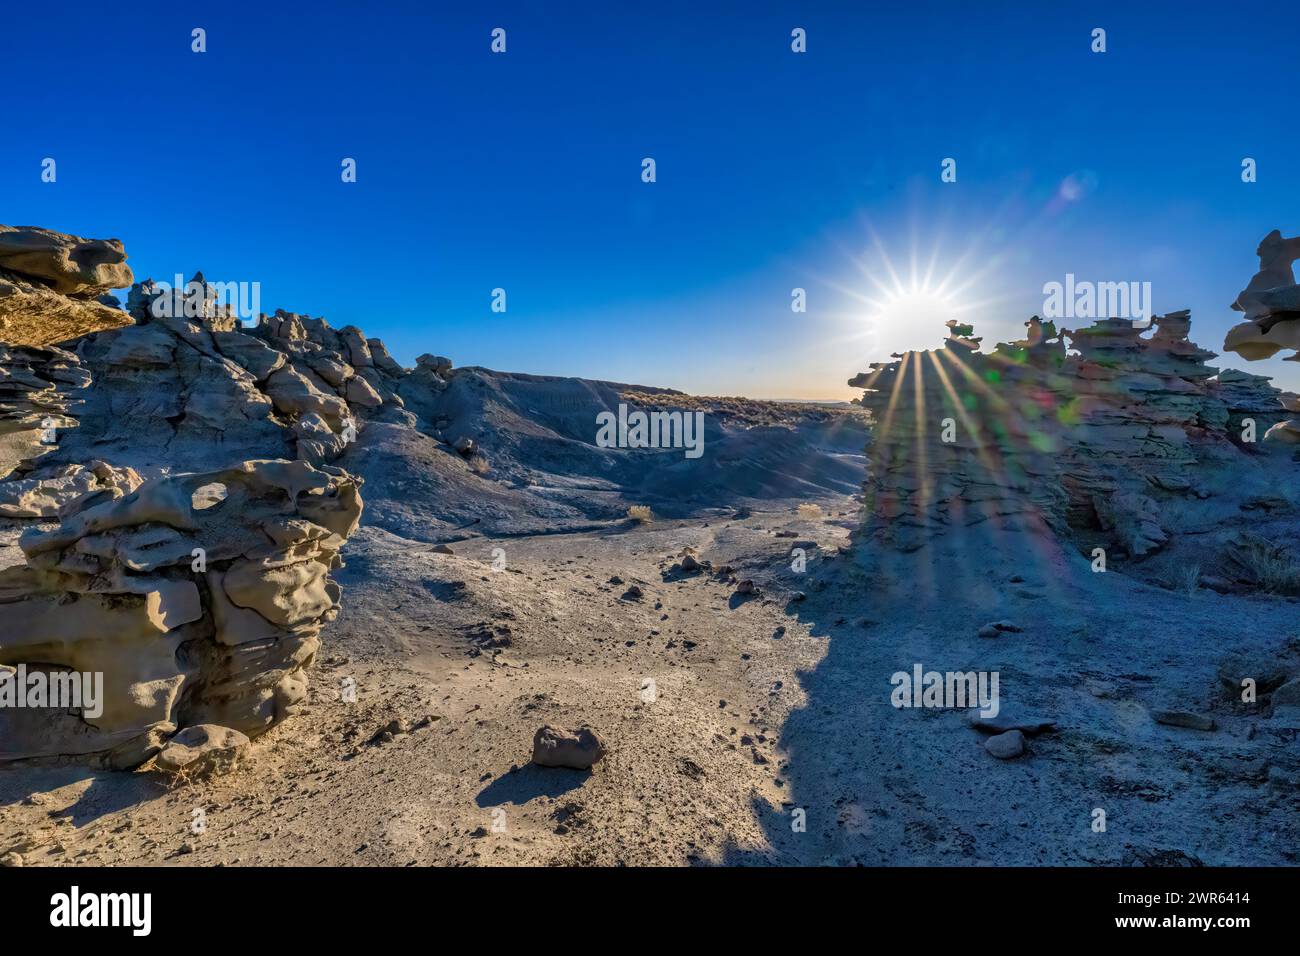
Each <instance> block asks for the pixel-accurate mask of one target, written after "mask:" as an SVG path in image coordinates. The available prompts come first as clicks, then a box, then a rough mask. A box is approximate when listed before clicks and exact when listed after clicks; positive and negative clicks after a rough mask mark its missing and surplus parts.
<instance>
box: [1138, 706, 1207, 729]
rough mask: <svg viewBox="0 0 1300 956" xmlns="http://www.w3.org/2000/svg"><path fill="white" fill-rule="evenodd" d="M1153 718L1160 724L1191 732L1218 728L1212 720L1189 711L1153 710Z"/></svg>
mask: <svg viewBox="0 0 1300 956" xmlns="http://www.w3.org/2000/svg"><path fill="white" fill-rule="evenodd" d="M1151 716H1152V718H1153V719H1154V720H1155V722H1156V723H1158V724H1166V725H1168V726H1170V727H1186V728H1188V729H1189V730H1214V729H1215V728H1216V727H1217V726H1218V725H1217V724H1216V723H1215V722H1214V721H1213V720H1212V719H1211V718H1209V717H1205V716H1203V715H1201V714H1194V713H1192V712H1191V711H1187V710H1153V711H1152V712H1151Z"/></svg>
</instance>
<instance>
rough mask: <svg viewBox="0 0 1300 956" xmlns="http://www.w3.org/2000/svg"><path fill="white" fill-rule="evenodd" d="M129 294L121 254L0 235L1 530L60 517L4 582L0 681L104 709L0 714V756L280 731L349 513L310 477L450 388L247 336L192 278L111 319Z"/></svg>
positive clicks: (310, 338) (304, 328) (342, 499)
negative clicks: (65, 686) (79, 685)
mask: <svg viewBox="0 0 1300 956" xmlns="http://www.w3.org/2000/svg"><path fill="white" fill-rule="evenodd" d="M131 281H132V276H131V272H130V269H129V268H128V267H127V266H126V264H125V253H124V252H123V250H122V246H121V243H119V242H117V241H116V240H106V241H97V240H87V239H82V238H80V237H76V236H66V235H63V234H59V233H51V232H48V231H46V230H34V229H9V228H7V227H0V343H2V344H0V522H4V523H5V527H6V528H8V527H12V525H13V521H12V520H9V521H7V522H6V521H5V519H22V520H34V521H45V522H49V521H57V523H58V524H57V527H54V528H51V527H50V526H49V525H43V526H42V527H41V528H39V529H38V528H31V529H29V530H27V531H26V532H25V533H24V534H23V535H22V537H21V539H20V546H21V548H22V551H23V552H24V553H25V555H26V559H27V560H26V565H25V566H22V567H10V568H7V569H5V570H3V571H0V667H4V668H5V669H6V673H12V672H13V669H14V668H19V667H21V668H24V669H25V671H26V673H28V674H41V675H44V676H43V678H42V679H43V680H45V681H46V682H47V683H48V682H49V680H50V676H51V675H60V674H61V675H69V674H72V673H74V672H76V673H99V674H102V675H103V681H104V700H103V707H104V709H103V712H102V714H97V715H92V714H88V713H87V712H86V711H85V709H84V708H83V709H81V710H80V711H74V712H66V711H60V710H51V709H49V708H38V709H11V708H0V759H28V758H37V757H60V758H79V759H87V760H91V761H94V762H98V763H102V764H105V765H108V766H114V767H126V766H133V765H135V764H138V763H139V762H141V761H142V760H145V759H147V758H148V757H149V756H151V755H152V754H154V753H155V752H157V750H158V749H159V747H160V746H162V745H163V744H164V743H166V741H167V740H168V739H169V738H170V737H171V736H172V735H174V734H175V733H176V732H177V730H178V729H183V728H186V727H199V726H203V727H204V728H207V729H206V730H205V733H209V735H210V734H211V733H217V734H218V735H219V736H220V735H222V734H225V733H226V732H229V733H230V734H234V735H235V736H236V737H237V735H238V734H243V735H246V736H249V737H252V736H256V735H257V734H259V733H261V732H262V731H264V730H265V729H266V728H267V727H269V726H271V725H273V724H274V723H276V722H278V721H280V720H283V719H284V718H285V717H286V716H289V715H290V714H292V713H293V712H294V711H295V709H296V707H297V705H298V703H299V702H300V701H301V700H302V698H303V696H304V694H305V687H306V675H305V668H306V667H307V666H308V665H309V664H310V662H311V660H312V658H313V657H314V655H315V652H316V648H317V647H318V646H319V633H320V630H321V628H322V627H323V626H324V625H325V624H326V623H328V622H329V621H330V620H332V619H333V618H334V616H335V615H336V614H337V609H338V604H339V598H340V593H339V588H338V586H337V584H335V583H334V582H333V581H332V580H331V579H330V576H329V573H330V571H331V570H332V569H334V568H336V567H338V566H340V559H339V550H340V548H341V547H342V546H343V543H344V541H345V540H346V538H347V537H348V535H349V534H351V532H352V531H353V530H354V529H355V527H356V526H357V523H358V521H359V518H360V514H361V497H360V494H359V490H358V489H359V486H360V484H361V482H360V480H359V479H357V478H354V477H352V476H350V475H348V474H347V473H346V472H344V471H342V470H339V469H336V468H334V467H332V466H330V465H328V464H326V463H327V462H330V461H333V460H334V459H336V458H338V457H339V456H340V455H341V454H343V453H344V452H345V451H346V449H347V447H348V446H349V445H350V444H351V443H352V442H353V441H354V440H356V438H357V435H358V432H359V430H361V429H363V428H365V427H366V423H367V422H370V421H376V420H377V421H385V422H397V423H408V424H409V423H411V422H413V421H414V419H415V415H414V413H412V412H410V411H407V410H406V408H405V405H406V404H407V399H406V398H404V396H407V397H409V399H410V401H411V402H412V404H413V405H414V406H416V407H417V408H419V407H420V406H421V404H422V403H425V402H428V401H430V396H432V395H435V394H436V393H437V392H438V391H440V390H441V389H442V388H445V387H446V385H447V381H448V379H449V377H450V374H451V372H450V362H445V361H444V362H441V363H439V364H438V366H437V367H436V368H435V369H426V368H425V367H424V366H421V370H420V371H418V372H408V371H407V370H405V369H403V368H402V367H401V366H400V365H399V364H398V363H397V362H396V361H394V360H393V358H392V357H391V356H390V355H389V353H388V351H387V349H385V348H384V346H383V343H382V342H380V341H378V340H377V339H373V338H371V339H367V338H366V337H365V336H364V335H363V334H362V333H361V332H360V331H359V330H358V329H356V328H355V327H347V328H344V329H341V330H337V331H336V330H334V329H332V328H331V327H330V326H329V324H328V323H327V322H325V321H324V320H323V319H319V318H311V317H309V316H300V315H296V314H293V313H287V312H277V313H275V315H273V316H269V317H268V316H265V315H262V316H260V317H258V318H257V319H256V324H255V325H252V326H251V327H246V326H245V325H244V324H242V323H241V321H240V319H239V317H238V316H237V315H236V314H235V312H234V310H233V308H232V307H231V306H230V305H229V304H226V303H221V302H219V301H217V299H216V295H215V291H214V288H213V287H212V286H210V285H209V284H208V283H207V281H206V280H205V279H204V278H203V276H202V274H201V273H200V274H198V275H196V276H195V278H194V280H193V281H192V283H191V284H190V286H188V287H187V288H186V289H185V290H181V293H182V295H189V294H190V293H193V292H196V290H197V294H196V297H195V298H194V299H193V301H192V302H191V301H189V300H185V299H184V298H182V295H178V294H177V292H176V290H167V289H165V288H164V287H161V286H159V285H158V284H155V283H152V282H150V281H146V282H143V283H137V284H135V285H134V286H133V287H132V288H131V293H130V296H129V303H130V308H131V311H130V312H127V311H123V310H121V309H120V308H117V307H116V305H115V300H111V297H107V296H106V293H107V291H108V290H109V289H116V288H121V287H124V286H126V285H129V284H130V283H131ZM164 295H171V296H172V298H170V299H169V300H167V301H165V302H163V303H162V305H161V306H160V305H159V303H160V300H161V299H162V297H163V296H164ZM101 297H104V299H105V301H103V302H101V301H99V299H100V298H101ZM195 304H196V307H194V308H191V307H190V306H192V305H195ZM156 306H157V307H156ZM54 342H58V343H61V345H59V346H56V345H54V344H52V343H54ZM0 676H3V675H0ZM60 679H62V678H60ZM195 733H198V732H197V731H195ZM182 749H183V748H180V747H177V748H176V752H177V753H179V752H180V751H181V750H182ZM172 762H174V761H172Z"/></svg>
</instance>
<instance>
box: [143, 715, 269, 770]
mask: <svg viewBox="0 0 1300 956" xmlns="http://www.w3.org/2000/svg"><path fill="white" fill-rule="evenodd" d="M248 743H249V741H248V738H247V737H246V736H244V735H243V734H241V733H240V732H239V731H238V730H231V729H230V728H229V727H221V726H218V725H217V724H195V725H194V726H192V727H186V728H185V729H184V730H182V731H180V732H179V733H177V734H175V735H174V736H173V737H172V738H171V739H170V740H168V741H167V745H166V746H165V747H163V749H162V752H161V753H159V754H158V756H157V758H156V759H155V762H154V765H155V766H156V767H157V768H158V769H159V770H164V771H167V772H170V773H179V772H180V771H182V770H184V771H185V772H186V773H187V774H189V775H191V776H195V775H198V776H204V775H207V774H210V773H224V772H227V771H229V770H232V769H234V767H235V766H236V765H237V764H238V763H239V761H240V759H242V757H243V755H244V752H245V751H246V750H247V749H248Z"/></svg>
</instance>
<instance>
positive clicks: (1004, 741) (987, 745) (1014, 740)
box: [984, 730, 1025, 760]
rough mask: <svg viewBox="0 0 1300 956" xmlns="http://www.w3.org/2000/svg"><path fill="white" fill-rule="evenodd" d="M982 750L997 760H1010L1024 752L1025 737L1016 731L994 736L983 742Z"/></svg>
mask: <svg viewBox="0 0 1300 956" xmlns="http://www.w3.org/2000/svg"><path fill="white" fill-rule="evenodd" d="M984 749H985V750H987V751H988V752H989V753H991V754H992V755H993V756H995V757H997V758H998V759H999V760H1012V759H1014V758H1015V757H1019V756H1020V755H1021V754H1023V753H1024V752H1025V735H1024V734H1022V733H1021V732H1020V731H1018V730H1008V731H1007V732H1006V733H1005V734H994V735H993V736H992V737H990V738H989V739H988V740H986V741H984Z"/></svg>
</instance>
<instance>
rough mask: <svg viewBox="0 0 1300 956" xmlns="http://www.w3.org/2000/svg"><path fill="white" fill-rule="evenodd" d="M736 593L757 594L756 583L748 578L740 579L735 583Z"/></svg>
mask: <svg viewBox="0 0 1300 956" xmlns="http://www.w3.org/2000/svg"><path fill="white" fill-rule="evenodd" d="M736 593H737V594H757V593H758V585H757V584H755V583H754V582H753V581H751V580H750V579H749V578H746V579H745V580H743V581H741V582H740V583H739V584H737V585H736Z"/></svg>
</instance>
